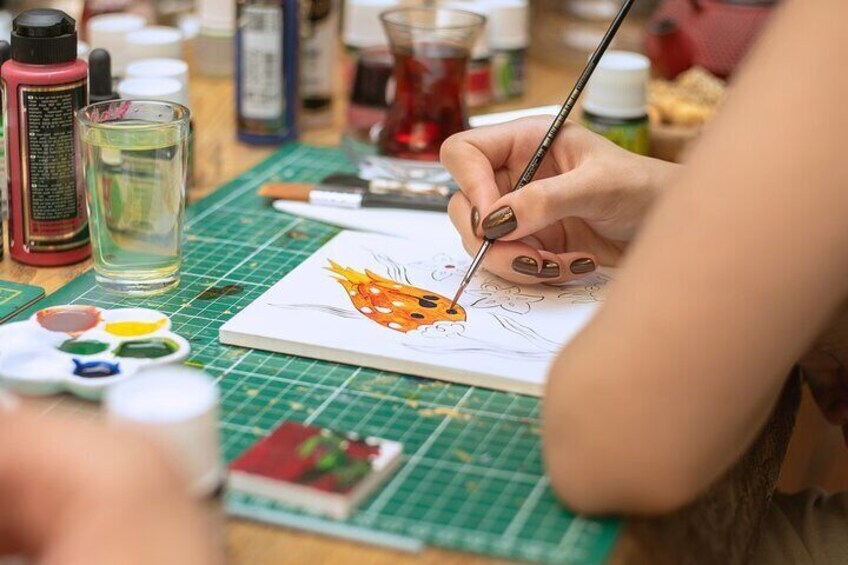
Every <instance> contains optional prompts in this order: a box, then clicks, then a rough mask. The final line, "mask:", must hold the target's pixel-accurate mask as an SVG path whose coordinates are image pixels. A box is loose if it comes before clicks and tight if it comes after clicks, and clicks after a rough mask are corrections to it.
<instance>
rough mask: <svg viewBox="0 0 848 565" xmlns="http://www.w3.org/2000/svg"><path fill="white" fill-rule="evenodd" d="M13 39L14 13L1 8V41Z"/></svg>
mask: <svg viewBox="0 0 848 565" xmlns="http://www.w3.org/2000/svg"><path fill="white" fill-rule="evenodd" d="M11 40H12V14H10V13H9V12H8V11H7V10H0V41H11Z"/></svg>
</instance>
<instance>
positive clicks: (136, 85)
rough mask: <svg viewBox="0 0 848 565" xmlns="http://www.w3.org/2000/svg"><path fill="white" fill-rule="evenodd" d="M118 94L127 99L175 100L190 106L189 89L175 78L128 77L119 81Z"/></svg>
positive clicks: (187, 106)
mask: <svg viewBox="0 0 848 565" xmlns="http://www.w3.org/2000/svg"><path fill="white" fill-rule="evenodd" d="M118 96H120V97H121V98H125V99H127V100H158V101H160V102H175V103H177V104H182V105H183V106H185V107H186V108H189V107H190V106H189V99H188V89H187V88H186V87H184V86H183V85H182V84H181V83H180V81H178V80H177V79H174V78H162V77H145V78H126V79H124V80H122V81H121V82H119V83H118Z"/></svg>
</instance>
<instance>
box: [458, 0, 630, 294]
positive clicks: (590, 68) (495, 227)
mask: <svg viewBox="0 0 848 565" xmlns="http://www.w3.org/2000/svg"><path fill="white" fill-rule="evenodd" d="M633 2H634V0H625V2H624V4H623V5H622V6H621V9H620V10H619V11H618V14H616V16H615V18H614V19H613V21H612V23H611V24H610V27H609V29H608V30H607V32H606V33H605V34H604V37H603V38H602V39H601V42H600V44H599V45H598V48H597V49H596V50H595V52H594V53H592V56H591V57H590V58H589V62H588V63H587V64H586V68H585V69H583V72H582V73H581V74H580V77H579V78H578V79H577V82H576V83H575V85H574V88H572V90H571V94H569V96H568V98H567V99H566V101H565V103H564V104H563V105H562V108H561V109H560V111H559V113H558V114H557V116H556V118H554V121H553V124H551V127H550V128H549V129H548V131H547V133H546V134H545V136H544V137H543V138H542V141H541V143H539V146H538V148H537V149H536V151H535V152H534V153H533V156H532V157H531V158H530V161H529V162H528V163H527V166H526V167H525V169H524V172H523V173H522V174H521V176H520V177H519V178H518V182H517V183H516V184H515V187H514V188H513V191H515V190H519V189H521V188H523V187H524V186H525V185H527V184H528V183H529V182H530V181H532V180H533V177H534V176H536V172H537V171H538V170H539V167H540V166H541V164H542V161H543V160H544V158H545V155H547V153H548V151H549V150H550V148H551V145H552V144H553V142H554V139H555V138H556V136H557V134H558V133H559V131H560V129H562V127H563V125H564V124H565V120H566V119H567V118H568V116H569V114H570V113H571V110H572V109H573V108H574V104H575V103H576V102H577V99H578V98H579V97H580V94H581V93H582V92H583V89H584V88H585V87H586V84H587V83H588V82H589V78H590V77H591V76H592V73H593V72H594V70H595V68H596V67H597V66H598V63H599V62H600V60H601V57H603V55H604V53H605V52H606V50H607V48H608V47H609V45H610V43H612V40H613V37H615V34H616V32H617V31H618V28H619V27H621V23H622V22H623V21H624V18H625V17H626V16H627V13H628V12H629V11H630V7H631V6H632V5H633ZM497 212H499V215H497V216H490V217H489V218H487V220H489V222H490V228H491V229H490V233H491V234H492V235H493V236H494V237H495V238H497V237H500V236H501V235H504V234H505V233H507V231H511V230H507V231H504V230H505V228H507V227H509V225H510V224H514V223H515V215H514V213H512V212H511V211H510V210H509V209H506V210H501V211H497ZM494 241H495V239H493V238H490V237H485V238H484V239H483V244H482V245H481V246H480V250H479V251H478V252H477V255H476V256H475V257H474V260H473V261H472V262H471V266H470V267H469V269H468V272H467V273H466V274H465V276H464V277H463V279H462V282H461V283H460V285H459V290H457V293H456V296H455V297H454V299H453V303H452V304H451V306H452V307H453V305H454V304H456V303H457V301H458V300H459V298H460V297H461V296H462V293H463V291H464V290H465V288H466V287H467V286H468V284H469V283H470V282H471V279H472V277H473V276H474V273H476V272H477V269H479V268H480V265H481V264H482V263H483V259H484V257H485V256H486V253H488V251H489V249H490V248H491V246H492V244H493V243H494Z"/></svg>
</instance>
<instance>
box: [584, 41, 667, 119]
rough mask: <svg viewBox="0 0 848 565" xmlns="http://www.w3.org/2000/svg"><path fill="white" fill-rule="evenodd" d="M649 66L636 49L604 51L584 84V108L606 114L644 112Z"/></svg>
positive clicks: (618, 115)
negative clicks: (634, 51) (586, 83)
mask: <svg viewBox="0 0 848 565" xmlns="http://www.w3.org/2000/svg"><path fill="white" fill-rule="evenodd" d="M650 67H651V63H650V61H648V58H647V57H645V56H644V55H640V54H639V53H631V52H629V51H607V53H606V54H605V55H604V56H603V57H602V58H601V60H600V62H599V63H598V66H597V68H596V69H595V72H594V74H592V78H591V79H590V80H589V84H588V85H587V86H586V97H585V98H584V100H583V109H584V110H586V111H587V112H591V113H592V114H596V115H598V116H604V117H609V118H621V119H628V118H638V117H641V116H644V115H645V107H646V104H647V86H648V78H649V74H650Z"/></svg>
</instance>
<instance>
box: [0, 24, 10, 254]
mask: <svg viewBox="0 0 848 565" xmlns="http://www.w3.org/2000/svg"><path fill="white" fill-rule="evenodd" d="M11 55H12V46H11V45H9V42H8V41H0V67H2V66H3V63H5V62H6V61H8V60H9V57H11ZM2 105H3V99H2V98H0V107H2ZM3 118H4V116H3V113H2V112H0V260H2V259H3V241H4V240H5V239H6V238H5V235H6V228H5V225H6V224H5V223H4V222H3V220H5V219H6V218H8V217H9V195H8V194H6V188H7V187H6V184H7V183H6V144H5V143H4V142H3Z"/></svg>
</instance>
